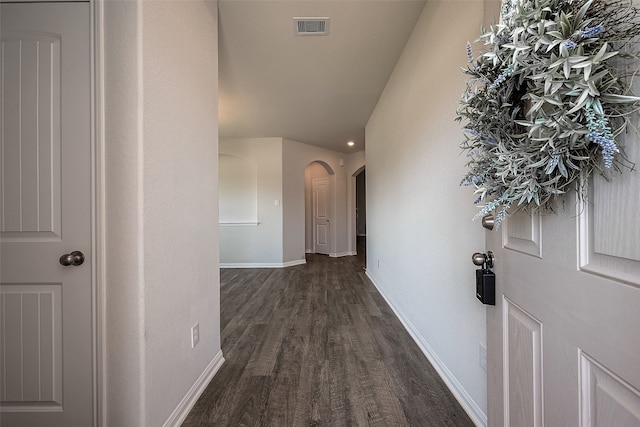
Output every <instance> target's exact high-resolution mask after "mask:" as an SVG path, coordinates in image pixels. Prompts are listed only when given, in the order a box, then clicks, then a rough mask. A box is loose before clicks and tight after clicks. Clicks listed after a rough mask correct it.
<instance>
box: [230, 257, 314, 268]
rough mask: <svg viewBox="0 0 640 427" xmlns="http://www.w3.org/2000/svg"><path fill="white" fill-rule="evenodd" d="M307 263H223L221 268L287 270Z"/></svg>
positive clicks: (300, 261) (302, 261)
mask: <svg viewBox="0 0 640 427" xmlns="http://www.w3.org/2000/svg"><path fill="white" fill-rule="evenodd" d="M306 263H307V260H304V259H296V260H293V261H287V262H221V263H220V268H285V267H292V266H294V265H300V264H306Z"/></svg>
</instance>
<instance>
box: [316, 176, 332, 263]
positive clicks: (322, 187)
mask: <svg viewBox="0 0 640 427" xmlns="http://www.w3.org/2000/svg"><path fill="white" fill-rule="evenodd" d="M330 224H331V220H330V219H329V178H317V179H314V180H313V237H314V238H313V241H314V251H315V253H317V254H324V255H328V254H329V253H330V252H331V251H330V247H331V245H330V240H331V233H330Z"/></svg>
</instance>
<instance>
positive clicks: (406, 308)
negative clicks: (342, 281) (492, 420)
mask: <svg viewBox="0 0 640 427" xmlns="http://www.w3.org/2000/svg"><path fill="white" fill-rule="evenodd" d="M483 12H484V11H483V3H482V2H476V1H456V2H446V1H429V2H427V3H426V5H425V8H424V10H423V12H422V15H421V17H420V19H419V21H418V23H417V25H416V28H415V29H414V32H413V34H412V36H411V38H410V40H409V41H408V43H407V45H406V47H405V49H404V52H403V54H402V56H401V57H400V60H399V61H398V64H397V65H396V68H395V70H394V72H393V74H392V76H391V78H390V80H389V82H388V83H387V86H386V88H385V91H384V93H383V94H382V96H381V97H380V100H379V102H378V105H377V107H376V109H375V111H374V113H373V114H372V116H371V118H370V120H369V123H368V125H367V128H366V138H367V151H366V158H367V159H366V160H367V169H366V170H367V258H368V260H367V265H368V270H367V271H368V274H369V275H370V277H371V278H372V279H373V280H374V281H375V283H376V284H377V285H378V287H379V288H380V289H381V291H382V293H383V294H384V295H385V296H386V298H387V299H388V300H389V301H390V302H391V304H392V305H393V306H394V308H395V309H396V311H397V313H398V314H399V315H400V317H401V319H402V320H403V321H404V322H405V324H406V325H407V326H408V328H409V330H410V331H411V332H412V333H413V335H414V338H415V339H416V340H417V341H418V342H419V343H420V345H421V346H422V348H423V351H424V352H425V353H427V354H428V355H429V356H430V358H431V359H432V361H433V362H434V363H435V364H436V367H437V368H438V369H440V371H441V373H442V374H443V376H444V377H445V380H447V381H448V382H449V385H450V386H451V388H453V389H454V391H455V392H456V393H457V394H458V397H459V399H460V400H461V401H462V402H463V403H464V404H465V406H466V407H467V410H468V411H469V412H470V413H472V415H473V416H474V418H475V420H476V422H479V423H482V422H485V423H486V415H485V413H486V397H487V396H486V372H485V371H484V370H483V369H482V368H481V367H480V365H479V356H478V354H479V345H480V343H485V342H486V333H485V332H486V327H485V308H484V306H482V305H481V304H480V303H479V302H478V301H477V300H476V298H475V276H474V269H475V266H474V265H472V263H471V261H470V258H471V254H472V253H473V252H475V251H478V250H481V249H483V248H484V232H483V229H482V228H481V226H480V224H479V223H478V222H472V221H471V218H472V217H473V215H474V214H475V212H476V209H475V207H474V206H473V204H472V201H473V196H472V194H471V191H469V190H468V189H464V188H460V187H459V182H460V179H461V176H462V175H463V172H464V164H465V160H466V159H465V157H464V156H461V155H460V153H461V150H460V149H459V148H458V144H459V143H460V141H461V140H462V138H463V133H462V131H461V130H460V125H459V124H458V123H455V122H454V117H455V111H456V106H457V102H458V100H459V97H460V95H461V93H462V91H463V88H464V85H465V78H464V76H463V74H462V73H460V72H459V69H460V67H463V66H465V64H466V61H467V60H466V54H465V44H466V42H467V40H471V41H473V40H475V39H476V38H477V36H478V31H479V28H480V26H481V24H482V17H483Z"/></svg>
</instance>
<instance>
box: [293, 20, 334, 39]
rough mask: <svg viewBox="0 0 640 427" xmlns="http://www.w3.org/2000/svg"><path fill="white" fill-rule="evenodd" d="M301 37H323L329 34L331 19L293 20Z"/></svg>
mask: <svg viewBox="0 0 640 427" xmlns="http://www.w3.org/2000/svg"><path fill="white" fill-rule="evenodd" d="M293 19H294V21H295V25H296V26H295V28H296V34H297V35H299V36H311V35H313V36H321V35H328V34H329V25H328V24H329V18H293Z"/></svg>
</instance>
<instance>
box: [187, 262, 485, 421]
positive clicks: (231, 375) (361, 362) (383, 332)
mask: <svg viewBox="0 0 640 427" xmlns="http://www.w3.org/2000/svg"><path fill="white" fill-rule="evenodd" d="M220 275H221V287H220V291H221V327H222V337H221V338H222V350H223V353H224V357H225V359H226V362H225V363H224V364H223V366H222V367H221V368H220V370H219V371H218V373H217V374H216V376H215V377H214V378H213V380H212V381H211V383H210V384H209V385H208V387H207V388H206V390H205V392H204V393H203V394H202V396H201V397H200V399H199V400H198V401H197V403H196V404H195V406H194V408H193V410H192V411H191V413H190V414H189V416H188V417H187V419H186V420H185V422H184V424H183V426H185V427H191V426H277V427H286V426H293V427H298V426H421V427H422V426H472V425H473V423H472V422H471V420H470V419H469V417H468V416H467V415H466V414H465V412H464V411H463V410H462V408H461V407H460V405H459V404H458V403H457V401H456V400H455V399H454V397H453V396H452V395H451V393H450V392H449V390H448V389H447V388H446V386H445V385H444V383H443V382H442V380H441V379H440V377H439V376H438V374H437V373H436V372H435V371H434V369H433V368H432V366H431V365H430V364H429V362H428V361H427V359H426V358H425V357H424V355H423V354H422V353H421V352H420V350H419V348H418V347H417V345H416V344H415V343H414V342H413V340H412V339H411V338H410V336H409V335H408V333H407V332H406V331H405V329H404V328H403V327H402V325H401V324H400V322H399V321H398V319H397V318H396V317H395V315H394V314H393V312H392V311H391V309H390V308H389V307H388V305H387V304H386V302H385V301H384V299H383V298H382V297H381V296H380V294H379V293H378V292H377V290H376V288H375V287H374V286H373V285H372V284H371V282H370V281H369V279H368V278H367V277H366V276H365V275H364V272H363V270H362V262H361V260H358V258H357V257H343V258H329V257H326V256H322V255H309V256H307V264H306V265H300V266H295V267H289V268H285V269H223V270H222V271H221V273H220ZM434 321H437V320H436V319H434Z"/></svg>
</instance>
